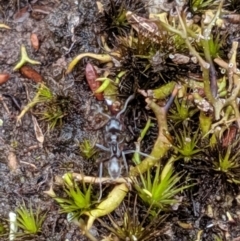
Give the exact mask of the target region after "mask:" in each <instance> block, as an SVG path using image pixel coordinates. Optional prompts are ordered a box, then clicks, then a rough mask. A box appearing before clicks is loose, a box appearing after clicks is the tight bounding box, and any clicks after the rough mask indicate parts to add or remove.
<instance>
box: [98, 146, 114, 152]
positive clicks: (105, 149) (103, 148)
mask: <svg viewBox="0 0 240 241" xmlns="http://www.w3.org/2000/svg"><path fill="white" fill-rule="evenodd" d="M95 146H96V147H98V148H99V149H101V150H103V151H107V152H111V150H110V148H108V147H105V146H103V145H100V144H96V145H95Z"/></svg>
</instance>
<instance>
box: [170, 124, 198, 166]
mask: <svg viewBox="0 0 240 241" xmlns="http://www.w3.org/2000/svg"><path fill="white" fill-rule="evenodd" d="M173 131H174V133H175V137H176V142H177V143H176V145H173V149H174V150H175V151H176V152H178V153H179V156H178V159H180V158H183V159H184V161H185V162H189V161H190V160H191V159H192V158H193V156H194V155H196V154H198V153H200V152H201V151H202V149H200V148H198V147H197V143H198V141H199V138H200V137H201V135H199V131H196V132H195V134H194V135H193V136H191V131H190V130H189V129H187V128H186V127H185V126H184V127H183V130H179V132H177V131H176V130H175V129H173Z"/></svg>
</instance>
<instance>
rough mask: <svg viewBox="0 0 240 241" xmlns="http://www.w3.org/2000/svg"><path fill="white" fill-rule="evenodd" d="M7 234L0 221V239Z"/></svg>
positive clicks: (4, 226) (3, 224)
mask: <svg viewBox="0 0 240 241" xmlns="http://www.w3.org/2000/svg"><path fill="white" fill-rule="evenodd" d="M6 233H7V227H6V224H5V223H4V222H3V221H2V220H1V219H0V237H1V236H3V235H4V234H6Z"/></svg>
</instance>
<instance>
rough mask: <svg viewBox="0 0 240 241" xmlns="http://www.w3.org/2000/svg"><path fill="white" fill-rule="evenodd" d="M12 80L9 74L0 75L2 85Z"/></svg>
mask: <svg viewBox="0 0 240 241" xmlns="http://www.w3.org/2000/svg"><path fill="white" fill-rule="evenodd" d="M9 78H10V75H9V74H7V73H1V74H0V85H2V84H4V83H5V82H7V81H8V80H9Z"/></svg>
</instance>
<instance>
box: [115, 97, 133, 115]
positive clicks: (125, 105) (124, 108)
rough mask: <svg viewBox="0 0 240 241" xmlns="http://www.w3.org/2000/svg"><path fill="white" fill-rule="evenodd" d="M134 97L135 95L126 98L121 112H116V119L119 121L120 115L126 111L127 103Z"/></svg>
mask: <svg viewBox="0 0 240 241" xmlns="http://www.w3.org/2000/svg"><path fill="white" fill-rule="evenodd" d="M134 97H135V93H134V94H132V95H130V96H129V97H128V98H127V100H126V102H125V104H124V107H123V108H122V110H121V111H120V112H118V114H117V115H116V118H117V119H119V118H120V116H121V114H122V113H124V112H125V110H126V109H127V106H128V103H129V102H130V101H131V100H133V99H134Z"/></svg>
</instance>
